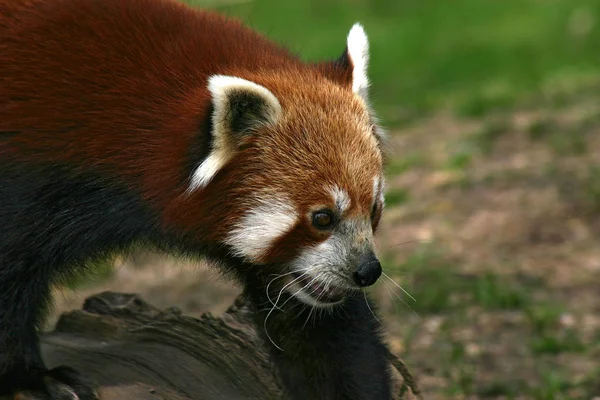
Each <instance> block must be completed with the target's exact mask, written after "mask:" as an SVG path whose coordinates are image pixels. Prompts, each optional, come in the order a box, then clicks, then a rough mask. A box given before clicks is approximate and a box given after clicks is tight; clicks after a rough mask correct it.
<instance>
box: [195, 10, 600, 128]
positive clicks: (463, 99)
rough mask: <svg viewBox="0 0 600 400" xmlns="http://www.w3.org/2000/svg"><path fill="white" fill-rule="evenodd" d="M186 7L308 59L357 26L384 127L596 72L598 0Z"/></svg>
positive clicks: (475, 107)
mask: <svg viewBox="0 0 600 400" xmlns="http://www.w3.org/2000/svg"><path fill="white" fill-rule="evenodd" d="M188 2H189V3H192V4H194V5H197V6H204V7H211V8H216V9H217V10H219V11H221V12H223V13H226V14H230V15H233V16H237V17H241V18H242V19H243V20H245V21H246V22H247V23H249V24H250V25H251V26H253V27H255V28H256V29H257V30H259V31H260V32H263V33H265V34H266V35H268V36H269V37H271V38H273V39H274V40H276V41H278V42H280V43H282V44H285V45H288V46H289V47H291V48H292V49H293V50H294V51H297V52H298V53H299V54H301V55H302V57H304V58H305V59H308V60H320V59H327V58H333V57H337V56H338V55H339V54H340V53H341V52H342V50H343V49H344V47H345V37H346V35H347V32H348V30H349V29H350V27H351V26H352V24H353V23H354V22H356V21H360V22H362V23H363V24H364V26H365V29H366V31H367V34H368V35H369V38H370V43H371V60H372V61H371V65H370V76H371V77H372V82H373V85H372V93H373V98H374V102H375V105H376V108H377V109H378V110H379V111H380V112H381V114H382V115H383V117H384V119H385V121H384V122H385V123H387V124H391V125H393V124H395V123H398V122H400V120H401V119H402V116H403V115H406V112H407V111H408V112H410V113H413V114H420V113H422V112H424V111H425V112H428V111H431V110H432V109H433V108H435V107H439V106H449V107H450V108H452V109H454V110H456V111H457V112H459V113H460V114H462V115H469V116H480V115H483V114H485V113H487V112H488V111H490V110H494V109H497V108H504V107H507V106H511V105H512V104H514V102H515V101H517V100H518V99H519V98H521V97H523V96H526V95H528V94H531V93H534V92H538V91H540V90H542V89H543V90H544V91H546V92H552V91H553V90H554V89H556V90H565V89H569V88H571V89H570V90H572V88H573V87H577V86H578V85H579V84H580V83H582V82H586V81H588V80H589V77H590V76H597V69H598V66H600V52H599V51H598V49H599V48H600V24H598V23H595V24H594V23H593V22H594V18H597V16H598V15H600V2H598V1H595V0H553V1H551V2H546V1H539V0H503V1H486V2H482V1H481V0H454V1H451V2H449V1H447V0H430V1H426V2H425V1H412V0H370V1H367V0H354V1H351V2H348V1H342V0H331V1H321V0H289V1H280V0H254V1H237V2H236V1H218V0H188ZM590 21H591V23H590Z"/></svg>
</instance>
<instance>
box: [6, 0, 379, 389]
mask: <svg viewBox="0 0 600 400" xmlns="http://www.w3.org/2000/svg"><path fill="white" fill-rule="evenodd" d="M367 63H368V41H367V37H366V35H365V33H364V30H363V28H362V26H361V25H359V24H356V25H354V27H352V29H351V30H350V33H349V35H348V38H347V46H346V50H345V51H344V52H343V54H342V55H341V56H340V57H339V58H337V59H335V60H333V61H325V62H318V63H307V62H303V61H302V60H300V59H299V58H298V56H296V55H294V54H292V53H291V52H289V51H288V50H286V49H284V48H282V47H280V46H278V45H276V44H274V43H273V42H271V41H269V40H268V39H266V38H264V37H263V36H261V35H260V34H258V33H256V32H254V31H253V30H250V29H249V28H247V27H245V26H243V25H242V24H240V23H239V22H237V21H235V20H231V19H227V18H225V17H223V16H220V15H217V14H215V13H212V12H206V11H199V10H195V9H192V8H190V7H188V6H186V5H183V4H180V3H178V2H175V1H172V0H102V1H98V0H0V221H1V224H2V234H0V355H1V358H0V393H14V392H16V391H18V390H21V389H38V390H41V391H42V392H44V393H45V394H46V395H47V396H48V397H49V398H52V399H54V398H59V397H60V398H63V397H61V396H62V395H64V393H63V394H61V390H62V391H64V390H65V387H66V388H68V390H69V391H70V392H71V393H76V394H77V396H75V395H73V398H79V399H92V398H96V395H95V394H94V389H93V387H92V386H93V385H91V384H86V380H85V378H84V377H83V376H82V375H80V374H79V373H77V372H76V371H74V370H72V369H70V368H68V367H57V368H53V369H48V368H47V367H46V366H45V365H44V363H43V360H42V358H41V356H40V350H39V343H38V339H37V334H36V329H37V327H38V326H39V324H40V322H41V321H42V320H43V317H44V310H45V308H46V307H47V305H48V302H49V297H50V287H51V285H52V284H54V283H60V282H61V279H63V278H64V277H65V276H68V275H71V274H75V273H78V272H79V271H81V270H82V269H84V268H85V266H86V265H88V264H89V263H90V262H93V261H95V260H97V259H99V258H102V257H106V256H107V255H109V254H112V253H114V252H115V251H117V252H118V251H125V250H127V249H128V248H130V247H131V246H133V245H138V244H142V245H148V246H153V247H157V248H159V249H162V250H164V251H165V252H171V253H175V254H178V255H182V256H193V257H196V256H203V257H206V258H208V259H211V260H214V261H215V262H217V263H218V264H219V265H221V266H222V269H223V270H224V271H228V272H231V273H232V274H233V275H235V276H236V278H237V279H238V281H239V282H240V283H241V284H242V285H243V286H244V288H245V292H246V293H247V295H248V296H249V298H250V299H251V301H252V303H253V304H254V305H255V307H256V323H257V324H258V325H260V326H261V327H264V328H265V329H264V330H262V331H263V332H262V333H263V334H264V335H265V340H267V343H268V344H269V345H270V347H271V350H272V352H273V355H274V358H275V360H276V362H277V366H278V368H279V371H280V374H281V376H282V379H283V382H284V384H285V386H286V389H287V391H288V393H289V394H290V396H291V397H292V398H299V399H300V398H302V399H307V398H310V399H318V398H327V399H342V398H352V399H363V398H364V399H387V398H389V397H390V383H389V374H388V370H387V368H388V367H387V361H386V354H387V353H386V351H387V350H386V349H385V346H384V345H383V343H382V341H381V339H380V335H379V323H378V321H376V318H375V319H374V315H372V313H371V311H370V310H369V309H368V307H369V305H368V304H367V303H366V297H363V296H364V295H363V293H362V292H361V291H360V290H359V289H360V288H361V287H365V286H369V285H371V284H373V283H374V282H375V281H376V280H377V279H378V277H379V276H380V274H381V265H380V263H379V261H378V260H377V257H376V256H375V253H374V248H373V235H374V232H375V230H376V228H377V226H378V224H379V220H380V216H381V212H382V208H383V189H384V179H383V172H382V169H383V161H384V155H383V150H382V149H383V145H382V142H383V134H382V133H381V130H380V129H379V128H378V126H377V124H376V121H375V117H374V115H373V112H372V111H371V109H370V107H369V101H368V97H367V89H368V79H367V74H366V70H367ZM294 307H296V308H295V310H294V311H292V313H294V316H296V317H297V318H292V316H291V315H284V313H281V312H280V313H278V312H277V311H279V310H282V309H283V308H286V309H287V308H294ZM315 308H317V309H323V310H325V311H327V310H331V309H333V308H336V309H338V310H345V311H346V312H340V313H327V312H325V313H322V315H321V317H320V318H319V319H318V320H317V322H311V323H308V320H309V319H310V316H311V314H310V313H312V311H313V310H314V309H315ZM265 310H266V311H265ZM309 312H310V313H309ZM305 320H306V321H305ZM302 360H303V361H302Z"/></svg>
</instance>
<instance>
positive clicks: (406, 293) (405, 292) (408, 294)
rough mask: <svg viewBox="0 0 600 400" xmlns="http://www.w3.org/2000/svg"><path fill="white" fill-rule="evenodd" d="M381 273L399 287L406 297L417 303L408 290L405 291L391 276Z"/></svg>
mask: <svg viewBox="0 0 600 400" xmlns="http://www.w3.org/2000/svg"><path fill="white" fill-rule="evenodd" d="M381 273H382V274H383V276H385V277H386V278H388V279H389V280H390V281H391V282H392V283H393V284H394V285H396V286H397V287H398V289H400V290H402V291H403V292H404V294H405V295H407V296H408V297H410V298H411V300H412V301H415V302H416V301H417V300H416V299H415V298H414V297H412V296H411V295H410V293H408V292H407V291H406V290H404V288H403V287H402V286H400V285H398V284H397V283H396V282H395V281H394V280H393V279H392V278H390V276H389V275H388V274H386V273H385V272H383V271H381Z"/></svg>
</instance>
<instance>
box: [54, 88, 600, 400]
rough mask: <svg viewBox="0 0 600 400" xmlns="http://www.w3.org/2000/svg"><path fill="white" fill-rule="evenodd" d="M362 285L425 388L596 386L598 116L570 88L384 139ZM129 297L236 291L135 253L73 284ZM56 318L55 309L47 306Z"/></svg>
mask: <svg viewBox="0 0 600 400" xmlns="http://www.w3.org/2000/svg"><path fill="white" fill-rule="evenodd" d="M391 138H392V147H393V150H394V155H393V158H392V163H391V165H390V169H389V174H388V176H389V190H388V193H389V196H388V203H389V206H388V208H387V211H386V213H385V216H384V222H383V226H382V228H381V232H380V234H379V247H380V249H381V252H380V254H382V255H383V256H382V258H383V260H384V261H385V269H386V272H387V273H388V274H389V275H390V276H391V277H392V278H393V279H394V280H395V281H396V282H397V283H399V284H401V285H402V286H403V287H404V288H405V289H406V290H407V291H408V292H410V293H411V294H412V295H413V296H414V297H415V298H416V302H413V301H412V300H410V299H409V298H408V297H407V296H406V295H404V294H403V293H402V292H401V291H400V289H398V288H397V287H395V286H393V285H392V283H391V282H389V281H385V282H384V280H382V281H381V282H380V283H378V284H377V285H376V287H375V288H374V292H375V295H376V297H377V298H378V300H379V303H380V305H381V307H380V308H381V310H380V311H381V314H382V315H383V316H384V319H385V322H386V326H387V331H388V337H389V342H390V344H391V346H392V348H393V350H394V351H395V352H396V353H397V354H399V355H401V356H402V357H403V358H404V359H405V360H406V361H407V363H408V364H409V366H410V368H411V369H412V371H413V373H414V374H415V375H417V376H418V377H419V379H420V385H421V387H422V389H423V390H424V392H425V393H424V394H425V398H427V399H461V398H465V399H466V398H468V399H480V398H498V399H500V398H519V399H521V398H522V399H592V398H594V396H600V362H599V360H600V112H599V111H598V108H597V102H594V101H588V100H586V99H581V100H578V101H577V102H575V103H574V104H573V105H572V106H568V107H562V108H561V109H560V110H558V109H556V108H554V107H553V106H552V105H548V106H547V107H544V108H542V107H540V108H536V109H529V110H526V111H518V112H514V113H506V114H502V115H494V116H491V117H488V118H486V119H484V120H481V121H461V120H457V119H456V118H453V117H449V116H446V115H439V116H437V117H434V118H431V119H429V120H427V121H423V122H419V123H417V124H415V125H412V126H410V127H406V128H405V129H402V130H399V131H397V132H393V134H392V135H391ZM108 289H110V290H116V291H123V292H138V293H141V294H142V296H143V297H144V298H146V299H147V300H148V301H150V302H151V303H153V304H155V305H157V306H159V307H168V306H178V307H180V308H181V309H182V310H183V311H184V312H185V313H188V314H191V315H196V316H197V315H199V314H200V313H202V312H204V311H207V310H210V311H213V312H217V313H218V312H221V311H223V310H224V309H225V308H226V307H227V306H228V305H229V303H230V302H231V300H232V299H233V298H234V297H235V296H236V295H237V293H238V292H239V290H238V289H236V288H234V287H233V286H232V285H231V284H229V283H227V282H224V281H221V280H219V278H217V277H216V275H214V274H211V273H210V272H209V271H208V270H207V268H206V267H204V266H189V265H185V264H183V263H179V264H178V263H176V262H175V261H174V260H171V259H168V258H164V257H163V258H160V257H156V256H148V257H146V258H145V259H138V260H135V261H132V260H128V261H123V262H120V263H119V266H118V268H117V269H116V272H115V273H114V275H113V276H112V277H111V278H109V279H108V280H106V281H104V282H103V283H101V284H99V285H97V286H93V287H89V288H86V289H82V290H80V291H79V293H78V294H76V295H75V294H73V293H66V292H60V293H59V292H57V312H60V311H64V310H66V309H71V308H74V307H79V306H80V304H81V301H82V298H84V297H86V296H88V295H89V294H91V293H94V292H98V291H102V290H108ZM55 315H56V314H55Z"/></svg>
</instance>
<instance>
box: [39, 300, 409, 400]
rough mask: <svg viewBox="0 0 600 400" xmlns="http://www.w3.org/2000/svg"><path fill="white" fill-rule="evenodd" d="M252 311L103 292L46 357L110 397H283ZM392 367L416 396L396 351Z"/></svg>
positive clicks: (59, 333)
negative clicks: (186, 308)
mask: <svg viewBox="0 0 600 400" xmlns="http://www.w3.org/2000/svg"><path fill="white" fill-rule="evenodd" d="M250 313H251V309H250V306H249V305H248V304H247V303H246V301H245V300H244V298H243V297H239V298H238V299H237V300H236V301H235V303H234V304H233V305H232V306H231V307H230V309H229V310H228V311H227V312H226V313H224V314H223V315H222V316H221V317H218V318H217V317H214V316H213V315H211V314H204V315H202V316H201V317H200V319H196V318H192V317H188V316H183V315H181V312H179V311H178V310H177V309H167V310H164V311H162V310H159V309H157V308H155V307H153V306H151V305H150V304H148V303H146V302H145V301H143V300H142V299H141V298H140V297H138V296H137V295H132V294H121V293H113V292H104V293H101V294H99V295H96V296H92V297H90V298H88V299H87V300H86V301H85V303H84V305H83V309H82V310H76V311H71V312H68V313H65V314H63V315H62V316H61V318H60V319H59V321H58V323H57V325H56V328H55V330H54V331H53V332H51V333H47V334H45V335H43V336H42V338H41V341H42V352H43V357H44V359H45V361H46V363H47V364H48V366H49V367H55V366H58V365H64V364H66V365H69V366H72V367H74V368H76V369H78V370H79V371H81V372H83V373H85V374H86V375H87V376H89V377H90V378H92V379H94V380H95V381H96V382H97V383H98V384H99V386H100V397H101V398H102V399H106V400H113V399H115V400H116V399H118V400H127V399H132V400H133V399H135V400H137V399H140V400H141V399H148V400H157V399H173V400H179V399H203V400H204V399H207V400H212V399H214V400H217V399H218V400H224V399H231V400H235V399H285V395H284V394H283V391H282V388H281V384H280V382H279V380H278V378H277V373H276V371H275V369H274V368H273V367H272V363H271V361H270V359H269V355H268V352H267V350H266V349H265V347H264V346H263V344H262V342H261V340H260V338H259V337H258V335H257V333H256V331H255V329H254V326H253V323H252V320H251V318H250ZM390 363H391V364H392V365H393V366H394V368H395V369H396V371H397V374H396V375H397V378H398V379H397V380H398V382H397V386H396V388H395V389H396V394H397V398H398V399H412V398H417V396H418V395H419V390H418V388H417V386H416V384H415V382H414V379H413V378H412V376H411V374H410V373H409V371H408V370H407V369H406V367H405V366H404V364H403V363H402V361H401V360H399V359H398V358H396V357H395V356H393V355H392V354H391V353H390Z"/></svg>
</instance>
